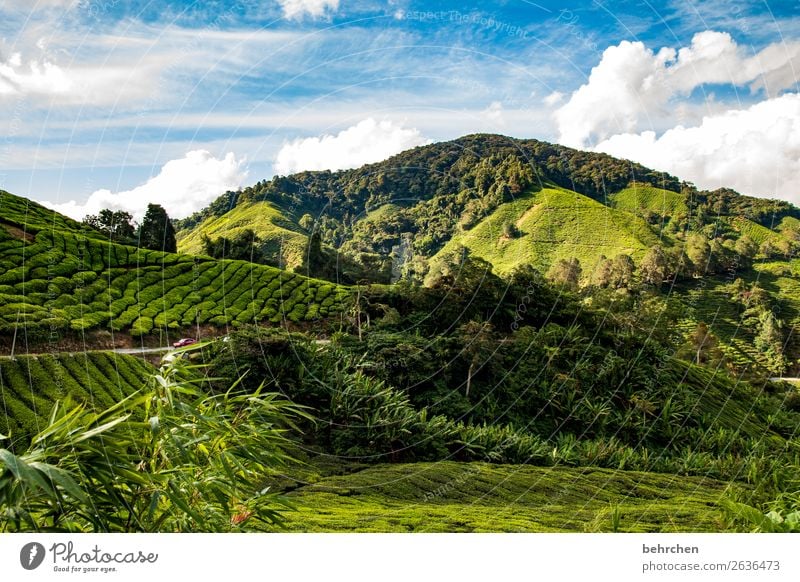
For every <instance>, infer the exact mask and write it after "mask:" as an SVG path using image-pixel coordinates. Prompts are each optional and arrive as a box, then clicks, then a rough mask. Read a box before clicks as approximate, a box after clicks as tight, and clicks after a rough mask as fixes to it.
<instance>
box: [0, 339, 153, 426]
mask: <svg viewBox="0 0 800 582" xmlns="http://www.w3.org/2000/svg"><path fill="white" fill-rule="evenodd" d="M154 371H155V370H154V368H153V367H152V366H151V365H149V364H147V363H146V362H144V361H143V360H140V359H139V358H135V357H133V356H125V355H121V354H114V353H112V352H85V353H81V354H77V355H72V354H45V355H38V356H18V357H16V358H6V357H2V358H0V406H2V412H0V434H4V435H9V436H11V438H12V441H14V442H16V441H19V440H21V441H23V442H24V441H25V440H27V439H29V438H30V437H31V436H32V435H34V434H36V433H37V432H39V431H40V430H41V429H42V428H44V427H45V426H47V419H48V417H49V415H50V412H51V410H52V408H53V404H54V403H55V402H56V401H61V402H64V401H65V400H67V399H69V400H71V401H72V402H76V403H82V404H85V405H87V406H97V407H109V406H111V405H113V404H114V403H116V402H118V401H119V400H120V399H122V398H124V397H126V396H128V395H130V394H132V393H133V392H135V391H136V390H138V389H140V388H141V387H142V383H143V382H144V381H145V379H146V378H147V377H148V376H150V375H151V374H152V373H153V372H154Z"/></svg>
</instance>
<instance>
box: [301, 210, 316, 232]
mask: <svg viewBox="0 0 800 582" xmlns="http://www.w3.org/2000/svg"><path fill="white" fill-rule="evenodd" d="M298 224H299V225H300V228H302V229H303V230H311V229H312V227H313V226H314V217H313V216H311V215H310V214H308V213H305V214H304V215H303V216H302V217H300V221H299V222H298Z"/></svg>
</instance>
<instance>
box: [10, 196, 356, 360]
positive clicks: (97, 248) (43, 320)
mask: <svg viewBox="0 0 800 582" xmlns="http://www.w3.org/2000/svg"><path fill="white" fill-rule="evenodd" d="M0 208H2V209H3V215H2V216H3V219H2V221H1V222H0V334H2V338H0V339H2V341H0V344H2V345H4V346H5V347H6V348H8V345H9V344H10V343H12V342H13V341H14V338H15V337H16V335H17V334H16V333H15V331H16V332H20V331H21V332H23V333H24V334H25V337H26V341H29V342H31V343H36V342H37V341H39V342H41V341H45V339H47V338H51V337H56V338H58V337H59V336H60V335H64V334H67V335H69V334H75V333H78V334H82V333H85V332H90V331H93V330H108V331H110V332H112V333H113V332H118V333H119V332H121V334H129V335H132V336H134V337H140V336H155V337H158V338H160V342H165V341H169V340H170V338H177V337H179V336H180V335H181V334H185V333H188V332H189V331H190V330H192V329H194V331H192V332H191V333H192V335H195V333H197V330H198V329H199V326H212V327H218V328H222V329H225V328H227V327H228V326H236V325H241V324H244V323H256V322H262V321H263V322H272V323H278V322H282V321H289V322H293V323H298V324H300V323H303V322H310V321H316V320H318V319H320V318H326V317H329V316H333V315H335V314H338V312H339V310H340V306H341V301H342V299H343V298H344V297H345V296H346V295H347V290H346V289H345V288H343V287H340V286H338V285H335V284H333V283H329V282H326V281H320V280H316V279H309V278H307V277H303V276H301V275H296V274H294V273H290V272H286V271H282V270H280V269H277V268H274V267H269V266H263V265H255V264H253V263H250V262H246V261H232V260H222V261H218V260H214V259H211V258H209V257H203V256H190V255H179V254H170V253H163V252H159V251H151V250H147V249H141V248H136V247H131V246H126V245H121V244H115V243H109V242H107V241H105V240H103V236H102V234H100V233H98V232H96V231H93V230H92V229H89V228H88V227H85V226H83V225H81V224H79V223H77V222H74V221H71V220H70V219H67V218H66V217H63V216H61V215H59V214H58V213H55V212H52V211H50V210H48V209H46V208H44V207H42V206H40V205H37V204H36V203H33V202H30V201H27V200H25V199H22V198H19V197H16V196H13V195H11V194H8V193H6V192H2V193H0Z"/></svg>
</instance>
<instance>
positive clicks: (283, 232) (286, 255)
mask: <svg viewBox="0 0 800 582" xmlns="http://www.w3.org/2000/svg"><path fill="white" fill-rule="evenodd" d="M246 229H252V230H254V231H255V232H256V233H257V234H258V236H259V238H260V239H261V240H262V244H264V245H267V246H268V248H270V249H271V250H275V251H277V253H276V254H279V255H280V256H281V259H282V264H283V265H286V267H287V268H289V269H291V268H294V267H296V266H298V265H301V264H302V263H303V253H304V252H305V249H306V244H307V242H308V237H307V236H306V234H304V233H303V232H302V229H301V228H300V227H299V226H297V225H296V224H295V223H294V222H292V221H291V220H290V219H288V218H287V217H286V215H285V214H284V213H283V212H282V211H281V210H280V209H279V208H278V207H276V206H275V205H274V204H272V203H271V202H251V203H247V204H240V205H238V206H236V207H235V208H233V209H231V210H230V211H229V212H227V213H225V214H224V215H223V216H217V217H209V218H207V219H206V220H204V221H203V222H202V223H200V224H199V225H197V226H196V227H194V228H192V229H191V230H190V231H188V232H186V231H180V232H178V250H179V251H180V252H182V253H188V254H202V253H203V252H204V250H203V240H202V237H203V235H206V236H208V237H209V238H211V239H212V240H213V239H216V238H219V237H221V236H224V237H226V238H228V239H232V238H234V237H235V236H236V235H237V234H238V233H239V232H241V231H243V230H246Z"/></svg>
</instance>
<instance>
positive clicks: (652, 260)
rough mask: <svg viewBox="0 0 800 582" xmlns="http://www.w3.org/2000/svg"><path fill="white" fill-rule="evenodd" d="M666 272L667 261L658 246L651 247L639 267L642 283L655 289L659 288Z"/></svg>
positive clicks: (667, 267)
mask: <svg viewBox="0 0 800 582" xmlns="http://www.w3.org/2000/svg"><path fill="white" fill-rule="evenodd" d="M668 271H669V260H668V258H667V255H666V254H665V253H664V249H663V248H661V247H660V246H659V245H656V246H654V247H651V248H650V250H649V251H647V254H646V255H645V256H644V259H642V263H641V265H639V273H640V274H641V276H642V282H643V283H645V284H647V285H654V286H656V287H660V286H661V284H662V283H663V282H664V281H665V280H666V278H667V273H668Z"/></svg>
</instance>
